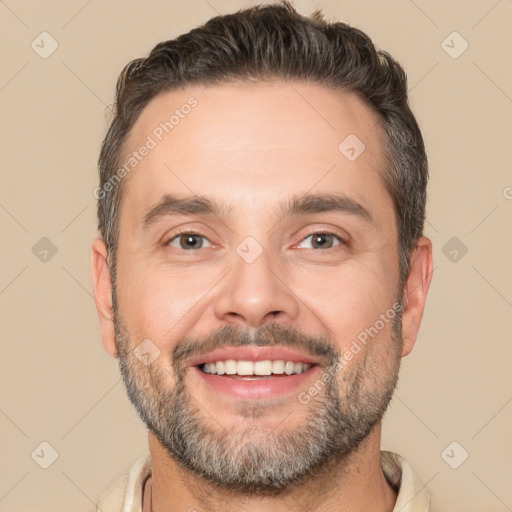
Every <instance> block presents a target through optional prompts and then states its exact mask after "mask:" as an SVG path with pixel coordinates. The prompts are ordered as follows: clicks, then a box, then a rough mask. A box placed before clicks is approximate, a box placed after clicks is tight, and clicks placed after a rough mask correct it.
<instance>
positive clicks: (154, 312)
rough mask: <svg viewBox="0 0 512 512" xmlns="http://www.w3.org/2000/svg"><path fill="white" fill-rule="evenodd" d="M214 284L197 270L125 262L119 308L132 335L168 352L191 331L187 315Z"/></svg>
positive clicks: (190, 315) (121, 279)
mask: <svg viewBox="0 0 512 512" xmlns="http://www.w3.org/2000/svg"><path fill="white" fill-rule="evenodd" d="M212 282H213V284H214V283H215V280H213V281H212ZM213 284H212V285H209V280H208V279H207V277H206V275H205V274H204V273H201V272H198V271H196V272H194V273H192V272H187V271H186V270H184V269H181V270H180V271H176V270H173V269H162V268H158V267H154V268H150V267H149V265H148V264H147V262H146V264H145V265H144V264H142V262H141V263H137V264H133V265H128V264H126V265H125V266H124V268H123V270H122V272H118V308H119V312H120V315H121V316H122V318H123V322H124V324H125V325H126V327H127V329H128V331H129V332H130V333H131V334H132V336H134V337H136V338H141V339H146V338H149V339H150V340H151V341H153V342H154V343H155V344H156V345H157V346H158V347H159V348H160V350H161V351H163V352H166V353H169V352H171V351H172V350H173V348H174V345H175V343H176V340H177V339H180V338H181V337H182V336H184V335H185V334H190V329H191V326H190V325H188V323H190V321H189V320H188V319H189V318H192V317H194V314H195V311H196V309H197V308H198V307H200V302H201V299H202V298H203V296H204V294H205V293H206V292H207V291H208V289H210V288H211V287H212V286H213ZM187 322H188V323H187Z"/></svg>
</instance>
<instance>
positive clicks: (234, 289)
mask: <svg viewBox="0 0 512 512" xmlns="http://www.w3.org/2000/svg"><path fill="white" fill-rule="evenodd" d="M279 268H280V265H278V264H276V257H275V256H273V255H272V254H271V250H270V249H264V248H263V247H262V246H261V245H260V244H259V243H258V242H257V241H256V240H255V239H254V238H253V237H247V238H246V239H244V240H243V241H242V242H241V243H240V244H239V245H238V246H237V247H236V251H235V254H233V268H232V271H231V272H229V274H228V275H227V276H226V279H227V281H226V283H225V285H224V286H223V287H222V289H221V290H220V296H219V297H218V298H217V299H218V300H217V301H216V314H217V316H218V317H219V318H222V319H223V320H225V321H229V322H231V323H233V322H236V323H245V324H247V325H250V326H258V325H262V324H264V323H266V322H268V321H269V320H270V319H272V321H275V320H276V319H277V318H278V317H279V318H282V320H285V319H286V320H292V319H294V318H296V316H297V314H298V303H297V299H296V297H295V296H294V294H293V292H292V291H291V289H290V288H289V287H288V286H287V285H286V283H285V279H283V276H280V275H279Z"/></svg>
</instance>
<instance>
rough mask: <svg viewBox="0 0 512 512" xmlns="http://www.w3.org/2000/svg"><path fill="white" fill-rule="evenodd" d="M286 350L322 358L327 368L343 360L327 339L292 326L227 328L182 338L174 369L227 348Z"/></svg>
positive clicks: (175, 355) (175, 354) (177, 349)
mask: <svg viewBox="0 0 512 512" xmlns="http://www.w3.org/2000/svg"><path fill="white" fill-rule="evenodd" d="M244 346H257V347H262V346H265V347H287V348H294V349H299V350H300V351H301V352H304V353H306V354H309V355H311V356H314V357H315V358H320V359H321V360H322V364H323V365H324V366H329V365H333V364H335V363H336V362H337V361H339V360H340V359H341V355H340V352H339V350H338V349H337V348H336V346H335V345H334V344H333V343H332V342H331V340H330V339H329V338H327V337H326V336H323V335H320V336H317V335H310V334H305V333H302V332H300V331H299V330H298V329H297V328H296V327H294V326H291V325H284V324H276V323H270V324H266V325H264V326H262V327H259V328H250V327H248V328H240V327H235V326H232V325H225V326H223V327H221V328H219V329H217V330H214V331H212V332H210V333H209V334H207V335H205V336H194V337H189V336H185V337H183V339H182V341H181V342H180V343H178V345H177V346H176V347H175V349H174V350H173V352H172V361H173V365H174V366H175V367H177V368H181V367H183V365H184V363H185V362H186V361H187V360H188V359H190V358H192V357H198V356H203V355H205V354H207V353H208V352H211V351H212V350H214V349H218V348H224V347H244Z"/></svg>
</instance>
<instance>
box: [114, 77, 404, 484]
mask: <svg viewBox="0 0 512 512" xmlns="http://www.w3.org/2000/svg"><path fill="white" fill-rule="evenodd" d="M191 96H193V97H194V98H195V99H196V100H197V105H196V106H195V107H194V108H192V109H185V110H186V111H187V112H188V111H189V110H190V112H189V113H188V114H186V115H183V118H181V117H180V120H179V122H178V123H177V124H176V125H175V126H174V127H173V129H172V131H170V133H169V134H166V133H165V132H163V134H162V133H161V130H160V131H159V130H158V129H157V130H156V131H155V129H156V128H157V127H158V126H159V125H160V123H162V122H165V121H167V120H168V119H169V117H170V116H171V114H172V113H173V112H174V111H175V110H176V109H180V107H182V105H185V104H187V100H188V99H189V98H190V97H191ZM182 112H183V111H182ZM155 134H160V135H161V139H162V140H161V141H160V140H158V137H157V136H156V135H155ZM351 134H352V135H351ZM148 136H150V137H151V138H152V139H153V140H154V141H155V142H156V146H155V147H154V148H152V149H151V150H150V151H149V152H148V154H147V156H145V157H144V158H143V159H142V160H141V161H140V163H138V164H137V166H136V167H135V168H134V169H133V170H132V171H131V173H130V174H129V176H128V178H127V180H126V182H125V183H124V185H123V186H124V187H125V188H124V191H123V198H122V202H121V207H120V211H119V246H118V253H117V289H116V290H115V291H116V297H117V308H116V316H115V326H116V344H117V354H118V357H119V359H120V364H121V369H122V372H123V376H124V379H125V383H126V385H127V388H128V392H129V395H130V398H131V400H132V401H133V402H134V404H135V405H136V407H137V409H138V410H139V413H140V414H141V417H142V418H143V420H144V421H145V422H146V424H147V425H148V427H149V428H150V430H151V431H153V432H154V433H155V434H156V436H157V438H158V439H159V441H160V443H161V444H162V445H163V446H164V447H165V448H166V449H167V451H168V452H169V454H170V455H171V456H172V457H173V458H175V459H176V460H179V461H180V462H181V463H182V464H184V466H185V467H187V468H188V469H189V470H191V471H193V472H195V473H196V474H199V475H202V476H203V477H205V478H207V479H209V480H210V481H213V482H216V483H217V484H219V485H223V486H225V487H227V488H231V489H237V490H239V491H249V492H255V491H257V490H258V489H259V490H262V489H266V488H279V487H283V486H286V485H289V484H290V483H292V482H296V481H299V479H300V478H301V477H303V476H304V475H306V474H307V473H308V471H310V470H311V469H313V468H315V467H318V466H320V465H322V464H324V463H326V462H327V461H328V460H333V458H338V459H339V458H342V457H344V456H345V455H346V454H348V453H350V452H351V451H353V450H354V449H355V448H356V447H357V446H358V445H359V444H360V442H361V441H362V440H363V439H364V438H365V437H366V436H367V435H368V434H369V432H370V431H371V430H372V428H373V427H374V426H375V425H377V424H378V422H379V420H380V418H381V416H382V414H383V412H384V410H385V408H386V406H387V404H388V401H389V399H390V397H391V394H392V391H393V389H394V386H395V383H396V378H397V374H398V368H399V361H400V357H401V330H400V314H399V311H398V310H397V308H396V302H397V300H398V301H399V300H400V298H401V295H402V294H401V290H399V289H398V250H397V247H398V246H397V229H396V224H395V214H394V209H393V202H392V199H391V197H390V195H389V194H388V193H387V192H386V190H385V187H384V183H383V180H382V177H381V176H380V175H379V172H380V171H381V169H382V167H383V163H384V157H383V150H382V140H383V139H382V137H383V132H382V129H381V127H380V125H378V122H377V116H376V114H374V113H373V112H372V111H371V110H370V109H369V108H368V107H367V106H366V105H365V104H364V103H363V102H362V101H361V100H360V99H359V98H358V97H357V96H355V95H353V94H349V93H337V92H333V91H331V90H328V89H326V88H323V87H321V86H318V85H312V84H299V83H295V82H293V83H292V84H287V83H285V82H275V83H273V84H261V83H260V84H258V85H253V86H249V85H243V86H235V85H228V84H224V85H217V86H212V87H209V88H203V87H188V88H186V89H183V90H180V91H172V92H167V93H165V94H162V95H160V96H159V97H157V98H155V99H154V100H153V101H152V102H151V103H150V104H149V105H148V106H147V107H146V108H145V110H144V111H143V112H142V115H141V117H140V118H139V119H138V121H137V123H136V125H135V127H134V130H133V131H132V133H131V135H130V138H129V140H128V149H129V152H131V151H134V150H137V149H138V148H139V147H140V146H141V145H143V144H144V143H145V142H146V141H147V140H148ZM348 136H351V138H349V139H348V142H347V143H345V145H343V144H342V145H341V149H339V146H340V143H342V141H344V140H345V139H346V138H347V137H348ZM354 136H355V137H357V139H359V140H360V141H362V143H363V144H364V146H365V149H364V151H363V152H362V153H360V151H361V149H362V147H363V146H361V145H360V142H358V141H357V139H355V138H354ZM347 144H348V147H347ZM352 147H353V148H354V151H352V150H351V148H352ZM358 153H360V154H359V155H358ZM354 155H355V156H356V157H357V158H355V159H354ZM378 171H379V172H378ZM166 196H168V197H167V203H166V204H167V206H161V207H160V208H156V207H157V206H158V205H159V204H161V203H162V202H164V203H165V199H166ZM171 196H172V198H171ZM305 196H318V197H319V198H320V201H318V200H317V201H316V202H315V200H314V199H312V200H309V201H308V200H305ZM327 196H332V197H333V198H337V199H339V198H343V199H342V200H341V201H337V202H336V201H330V200H328V199H329V198H328V197H327ZM199 197H200V198H202V199H205V200H207V201H208V202H209V203H208V205H209V206H212V205H213V206H214V207H215V212H214V213H211V212H208V211H207V210H208V208H204V205H205V204H206V202H205V201H202V202H201V204H200V205H198V204H197V202H196V203H193V204H189V205H188V207H187V208H181V212H180V211H179V210H180V209H179V208H178V209H176V208H174V207H172V205H173V204H174V205H176V204H177V203H176V201H179V200H182V199H194V198H195V199H197V198H199ZM171 199H172V200H171ZM201 205H202V206H201ZM326 205H327V206H328V207H326ZM335 205H336V207H335ZM198 206H201V207H198ZM319 206H321V207H320V208H319ZM290 207H291V208H290ZM394 304H395V307H393V305H394ZM391 311H392V312H393V315H392V314H391V313H390V312H391ZM383 317H385V319H386V321H382V319H383ZM392 317H394V320H390V319H391V318H392ZM379 320H380V321H379ZM365 329H366V331H365ZM363 332H366V338H365V336H364V335H362V334H361V333H363ZM368 333H371V335H369V334H368ZM358 336H359V338H358ZM143 340H146V341H145V342H144V344H143V345H140V344H141V343H142V342H143ZM147 340H150V341H147ZM361 340H365V341H364V342H362V341H361ZM354 341H355V342H356V343H355V344H354ZM257 345H258V346H265V347H273V348H274V349H275V350H277V349H287V350H288V351H289V352H288V353H286V354H285V353H284V352H282V353H279V352H277V351H275V352H274V353H271V352H268V353H265V354H259V353H258V352H257V351H253V352H251V353H250V354H247V353H243V354H241V355H240V356H237V355H236V352H233V354H235V356H234V357H233V358H234V359H238V360H248V359H253V360H256V361H258V360H271V361H276V360H284V362H286V361H288V360H291V361H295V362H298V361H303V362H309V363H315V364H313V365H312V366H311V367H310V368H309V369H308V370H307V371H306V372H305V373H303V374H301V375H295V376H294V375H291V376H288V375H287V374H286V373H285V374H281V375H273V376H270V377H254V376H253V377H251V378H250V379H251V380H249V378H247V377H237V376H235V375H226V374H224V375H212V374H206V373H204V371H203V366H202V364H201V363H203V362H205V361H210V360H211V359H212V357H210V356H211V354H210V352H211V351H212V350H214V349H219V348H226V347H236V348H239V347H242V346H244V347H246V348H247V347H249V348H251V347H252V348H254V347H255V346H257ZM356 345H357V348H355V347H356ZM139 346H140V347H139ZM138 347H139V348H138ZM141 352H142V353H146V354H148V355H146V356H142V357H141V359H143V361H141V360H139V358H138V357H137V355H139V357H140V355H141ZM347 353H350V354H351V355H348V356H347ZM157 355H158V357H156V356H157ZM251 355H253V356H254V357H250V356H251ZM154 357H156V358H155V359H154V360H153V361H152V362H151V364H147V363H148V362H149V360H152V359H153V358H154ZM213 358H214V360H217V361H222V360H225V359H226V358H225V355H222V354H221V355H219V356H218V357H217V356H215V357H213ZM230 359H231V357H230ZM144 363H146V364H144ZM336 363H337V364H336ZM274 364H277V366H272V368H278V367H279V364H280V363H272V365H274ZM226 367H227V365H226ZM266 367H267V363H263V364H262V365H261V368H266ZM288 367H289V368H291V367H290V365H288ZM238 368H240V367H238ZM221 371H222V370H221ZM263 371H266V370H263ZM276 371H279V370H276ZM242 373H243V370H242ZM326 374H327V375H328V378H325V377H323V376H325V375H326ZM314 389H316V392H315V391H314Z"/></svg>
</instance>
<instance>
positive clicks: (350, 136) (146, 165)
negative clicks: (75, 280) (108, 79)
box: [121, 81, 390, 218]
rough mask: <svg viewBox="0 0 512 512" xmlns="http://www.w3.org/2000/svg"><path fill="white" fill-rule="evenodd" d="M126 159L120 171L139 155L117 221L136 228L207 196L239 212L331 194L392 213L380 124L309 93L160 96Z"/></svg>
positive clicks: (314, 89) (228, 88)
mask: <svg viewBox="0 0 512 512" xmlns="http://www.w3.org/2000/svg"><path fill="white" fill-rule="evenodd" d="M144 147H146V148H148V149H146V150H144ZM125 149H126V151H125V154H124V157H123V160H124V161H125V162H126V161H128V159H129V158H130V155H133V153H134V152H135V153H138V155H137V157H133V156H132V157H131V158H132V160H133V159H134V158H136V160H133V162H132V163H133V164H134V165H133V166H131V167H130V166H128V169H129V172H128V173H127V177H126V178H125V181H126V183H124V184H123V200H122V205H121V211H122V212H123V211H127V212H139V218H140V216H141V215H142V213H143V212H144V211H145V210H147V208H148V207H149V206H150V205H152V204H155V203H157V202H158V201H159V200H160V199H161V197H162V196H163V195H165V194H166V193H173V194H177V195H180V194H182V195H187V196H190V195H194V194H198V195H201V196H209V197H213V198H217V199H219V200H222V201H223V202H224V203H227V204H237V205H238V206H243V207H244V209H245V210H247V209H251V208H254V209H261V207H262V206H264V207H266V206H268V205H269V203H272V202H274V201H275V202H276V203H277V202H281V201H282V200H283V197H285V196H287V195H290V196H291V195H295V194H296V193H297V192H300V191H302V192H307V191H311V190H313V189H314V191H315V192H319V193H322V192H332V191H333V189H336V190H337V191H339V192H343V193H344V194H347V195H350V196H352V197H353V198H354V199H355V200H358V201H359V202H365V201H366V203H367V204H368V203H370V204H369V209H370V210H371V209H378V208H379V207H385V206H386V204H387V206H389V203H390V198H389V197H388V196H387V193H386V191H385V188H384V185H383V181H382V178H381V176H380V175H379V173H381V172H382V169H383V166H384V161H385V158H384V150H383V130H382V128H381V126H380V124H379V121H378V116H377V114H376V113H375V112H373V111H372V109H370V108H369V107H368V106H367V105H366V103H365V102H364V101H363V100H362V99H360V98H359V97H358V96H357V95H356V94H354V93H348V92H338V91H333V90H331V89H328V88H326V87H323V86H320V85H316V84H311V83H303V82H285V81H275V82H264V83H263V82H258V83H253V84H247V83H244V84H219V85H214V86H209V87H204V86H193V87H186V88H183V89H176V90H172V91H169V92H165V93H162V94H160V95H159V96H157V97H156V98H154V99H153V100H152V101H151V102H150V103H149V104H148V105H147V107H146V108H145V109H144V110H143V111H142V113H141V115H140V117H139V119H138V120H137V122H136V123H135V125H134V127H133V129H132V132H131V133H130V136H129V138H128V139H127V142H126V145H125ZM141 153H144V156H142V157H141ZM354 156H355V157H356V158H354ZM379 203H382V204H379Z"/></svg>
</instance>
